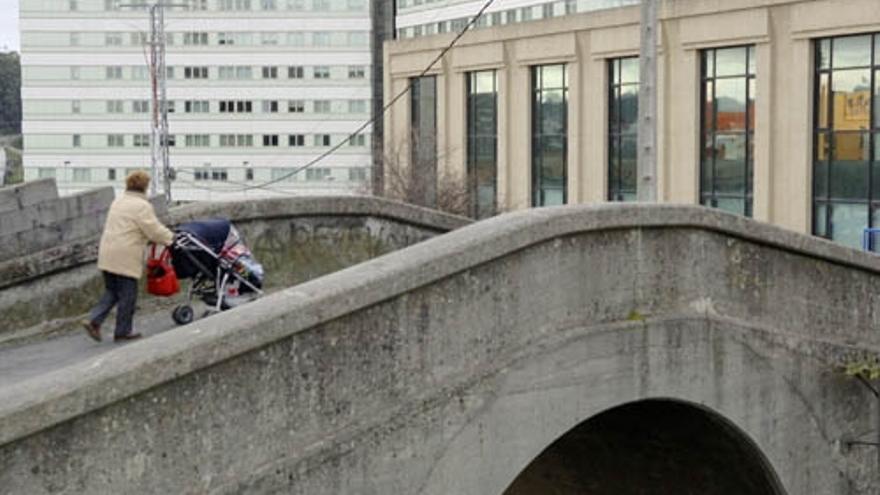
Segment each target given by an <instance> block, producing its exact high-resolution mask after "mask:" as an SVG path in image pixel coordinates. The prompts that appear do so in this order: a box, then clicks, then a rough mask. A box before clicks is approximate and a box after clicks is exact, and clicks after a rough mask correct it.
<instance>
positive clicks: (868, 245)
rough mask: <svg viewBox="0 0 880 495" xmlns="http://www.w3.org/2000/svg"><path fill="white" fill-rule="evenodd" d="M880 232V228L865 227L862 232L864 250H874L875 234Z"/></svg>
mask: <svg viewBox="0 0 880 495" xmlns="http://www.w3.org/2000/svg"><path fill="white" fill-rule="evenodd" d="M875 234H880V228H871V227H867V228H865V230H864V232H863V233H862V250H863V251H874V235H875Z"/></svg>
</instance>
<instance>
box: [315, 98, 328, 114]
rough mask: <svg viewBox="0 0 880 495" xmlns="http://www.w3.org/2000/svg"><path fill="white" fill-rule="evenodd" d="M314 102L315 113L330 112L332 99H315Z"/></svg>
mask: <svg viewBox="0 0 880 495" xmlns="http://www.w3.org/2000/svg"><path fill="white" fill-rule="evenodd" d="M312 103H313V108H314V109H313V111H314V112H315V113H330V100H315V101H314V102H312Z"/></svg>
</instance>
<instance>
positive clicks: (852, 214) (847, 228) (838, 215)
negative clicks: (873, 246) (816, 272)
mask: <svg viewBox="0 0 880 495" xmlns="http://www.w3.org/2000/svg"><path fill="white" fill-rule="evenodd" d="M830 208H831V237H832V239H834V240H835V241H837V242H840V243H842V244H845V245H847V246H850V247H854V248H860V247H861V245H862V232H863V231H864V229H865V227H867V226H868V207H867V206H866V205H860V204H833V205H830Z"/></svg>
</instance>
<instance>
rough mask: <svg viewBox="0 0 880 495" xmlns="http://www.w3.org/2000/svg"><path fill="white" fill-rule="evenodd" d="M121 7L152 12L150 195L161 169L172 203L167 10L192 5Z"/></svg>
mask: <svg viewBox="0 0 880 495" xmlns="http://www.w3.org/2000/svg"><path fill="white" fill-rule="evenodd" d="M118 6H119V7H129V8H134V9H147V10H148V11H149V12H150V40H149V47H150V51H149V57H148V61H147V64H148V66H149V69H150V84H151V95H152V112H151V117H152V118H151V125H150V130H151V133H150V175H151V176H152V177H153V180H151V181H150V195H151V196H155V195H156V194H157V193H158V190H157V185H156V184H157V182H158V180H157V177H159V176H160V175H159V173H158V172H159V167H160V166H161V169H162V173H161V177H162V185H163V189H164V191H163V194H164V196H165V202H166V203H169V204H170V203H171V180H172V179H173V171H172V169H171V156H170V151H169V142H168V135H169V134H168V99H167V96H168V92H167V82H166V80H167V76H168V71H167V69H166V67H165V43H166V38H165V8H167V7H189V4H179V3H175V4H172V3H166V2H165V1H164V0H156V1H155V2H152V3H130V4H120V5H118Z"/></svg>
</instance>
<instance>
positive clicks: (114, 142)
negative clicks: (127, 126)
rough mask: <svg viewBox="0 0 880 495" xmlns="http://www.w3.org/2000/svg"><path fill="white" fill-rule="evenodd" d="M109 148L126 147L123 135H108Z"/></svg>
mask: <svg viewBox="0 0 880 495" xmlns="http://www.w3.org/2000/svg"><path fill="white" fill-rule="evenodd" d="M107 146H108V147H110V148H121V147H123V146H125V136H124V135H123V134H108V135H107Z"/></svg>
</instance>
